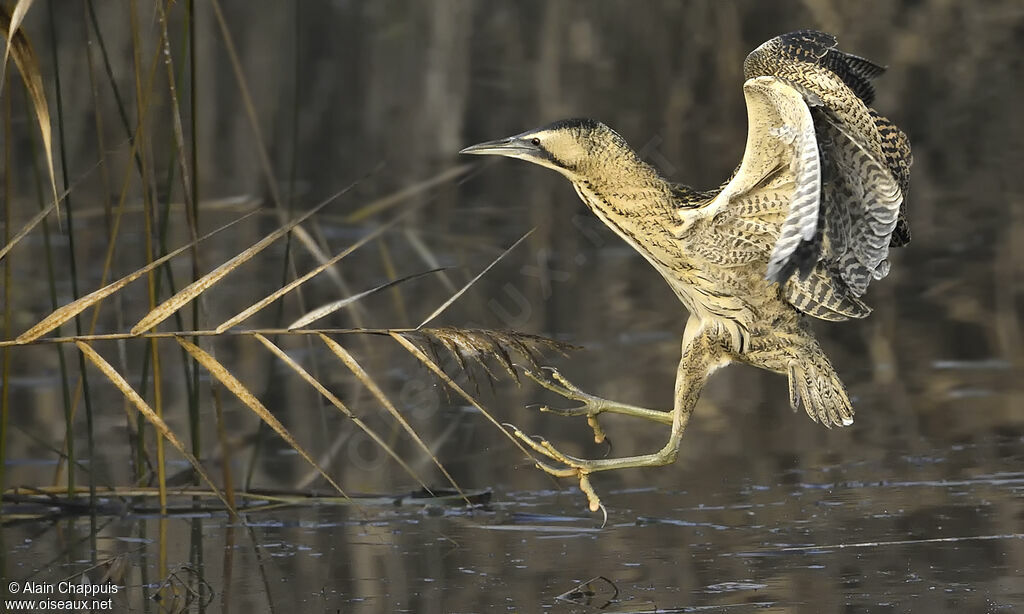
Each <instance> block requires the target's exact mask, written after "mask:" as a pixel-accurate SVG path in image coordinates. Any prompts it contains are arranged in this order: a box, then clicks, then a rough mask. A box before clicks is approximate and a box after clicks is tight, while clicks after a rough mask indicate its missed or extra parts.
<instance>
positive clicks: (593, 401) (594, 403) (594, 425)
mask: <svg viewBox="0 0 1024 614" xmlns="http://www.w3.org/2000/svg"><path fill="white" fill-rule="evenodd" d="M544 370H545V371H548V372H550V374H551V375H550V377H543V376H541V375H538V374H536V373H534V372H533V371H530V370H529V369H524V370H523V371H524V372H525V373H526V376H527V377H529V378H530V379H532V380H533V381H535V382H537V383H538V384H540V385H541V386H543V387H544V388H547V389H548V390H550V391H551V392H554V393H555V394H558V395H561V396H563V397H565V398H567V399H570V400H572V401H579V402H580V403H582V405H577V406H576V407H567V408H564V409H558V408H553V407H549V406H547V405H542V406H541V407H540V411H543V412H548V413H552V414H558V415H560V416H586V417H587V424H589V425H590V428H591V429H593V430H594V442H595V443H604V441H605V440H606V439H608V436H607V435H605V432H604V429H602V428H601V424H600V423H599V422H598V421H597V416H598V415H600V414H601V413H602V412H604V411H606V410H607V409H608V407H609V406H610V405H612V403H611V402H610V401H608V400H607V399H602V398H601V397H595V396H594V395H592V394H587V393H586V392H583V391H582V390H580V389H579V387H578V386H576V385H575V384H573V383H572V382H570V381H569V380H567V379H565V377H564V376H563V375H562V374H561V373H559V372H558V369H555V368H553V367H544ZM531 441H532V440H531ZM545 443H546V442H545ZM552 458H555V457H552ZM556 460H559V461H561V459H558V458H556ZM566 464H569V463H566ZM549 473H550V472H549Z"/></svg>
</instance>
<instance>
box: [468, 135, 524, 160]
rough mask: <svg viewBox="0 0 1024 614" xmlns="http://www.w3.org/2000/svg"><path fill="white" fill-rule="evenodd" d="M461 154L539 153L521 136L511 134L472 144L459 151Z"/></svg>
mask: <svg viewBox="0 0 1024 614" xmlns="http://www.w3.org/2000/svg"><path fill="white" fill-rule="evenodd" d="M459 153H460V154H473V155H477V156H509V157H517V156H523V155H530V154H534V155H536V154H537V148H536V147H535V146H533V145H531V144H530V142H529V141H524V140H523V139H521V138H518V137H514V136H510V137H508V138H504V139H498V140H496V141H487V142H486V143H477V144H476V145H470V146H469V147H467V148H465V149H463V150H462V151H460V152H459Z"/></svg>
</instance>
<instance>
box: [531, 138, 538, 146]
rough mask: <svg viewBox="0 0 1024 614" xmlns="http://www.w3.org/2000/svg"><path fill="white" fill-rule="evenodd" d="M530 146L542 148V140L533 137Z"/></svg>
mask: <svg viewBox="0 0 1024 614" xmlns="http://www.w3.org/2000/svg"><path fill="white" fill-rule="evenodd" d="M530 144H531V145H533V146H534V147H540V139H538V138H537V137H533V138H532V139H530Z"/></svg>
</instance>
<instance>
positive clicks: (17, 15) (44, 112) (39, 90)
mask: <svg viewBox="0 0 1024 614" xmlns="http://www.w3.org/2000/svg"><path fill="white" fill-rule="evenodd" d="M33 1H34V0H19V1H18V2H17V3H16V4H15V5H14V10H13V11H12V12H11V13H9V14H8V13H7V9H6V8H4V6H2V5H0V32H2V33H3V35H4V38H5V39H7V48H6V50H5V51H4V61H3V64H2V65H0V84H3V83H4V82H5V81H6V79H5V78H4V77H5V75H6V72H5V71H6V68H7V57H8V55H10V57H11V58H13V59H14V64H15V65H16V66H17V67H18V72H19V73H21V79H22V81H24V83H25V89H26V90H27V91H28V96H29V99H30V100H31V101H32V109H33V111H35V115H36V121H37V123H38V124H39V134H40V135H41V136H42V138H43V148H44V149H45V150H46V166H47V170H48V171H49V173H50V191H51V193H52V195H53V202H54V203H57V202H59V199H58V198H57V176H56V174H55V173H54V172H53V133H52V129H51V128H50V107H49V105H48V104H47V102H46V89H45V88H44V87H43V75H42V72H40V70H39V61H38V59H37V58H36V53H35V51H34V50H33V49H32V44H31V43H30V42H29V40H28V37H26V36H25V33H24V32H22V30H21V29H20V28H19V27H18V26H20V25H21V21H22V19H24V17H25V14H26V13H27V12H28V9H29V7H31V6H32V2H33ZM0 87H2V85H0ZM55 208H56V207H55ZM57 219H58V220H59V219H60V211H59V209H58V211H57Z"/></svg>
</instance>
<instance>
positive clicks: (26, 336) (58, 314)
mask: <svg viewBox="0 0 1024 614" xmlns="http://www.w3.org/2000/svg"><path fill="white" fill-rule="evenodd" d="M253 213H255V211H251V212H249V213H246V214H245V215H243V216H242V217H240V218H238V219H236V220H232V221H231V222H228V223H227V224H225V225H223V226H221V227H220V228H217V229H216V230H214V231H212V232H209V233H207V234H205V235H203V236H202V237H199V239H198V240H196V241H193V242H190V243H188V244H187V245H182V246H181V247H179V248H178V249H176V250H174V251H172V252H169V253H167V254H165V255H163V256H161V257H160V258H157V259H156V260H154V261H152V262H150V263H149V264H147V265H146V266H144V267H142V268H141V269H139V270H137V271H135V272H133V273H129V274H128V275H125V276H124V277H122V278H121V279H119V280H117V281H114V282H111V283H109V284H107V285H106V286H104V287H102V288H100V289H98V290H94V291H93V292H90V293H89V294H86V295H85V296H83V297H81V298H79V299H78V300H76V301H72V302H70V303H68V304H66V305H63V306H61V307H59V308H58V309H56V310H54V311H53V313H51V314H50V315H48V316H46V317H45V318H43V319H42V320H40V321H39V323H37V324H36V325H35V326H33V327H32V328H30V329H28V330H27V331H25V332H23V333H22V334H20V335H18V337H17V339H15V342H16V343H18V344H25V343H31V342H33V341H35V340H36V339H38V338H39V337H42V336H43V335H45V334H46V333H48V332H50V331H51V330H53V329H55V328H57V327H58V326H60V325H62V324H64V323H65V322H67V321H68V320H70V319H71V318H73V317H75V316H76V315H78V314H79V313H81V312H83V311H85V310H86V309H88V308H89V307H90V306H92V305H95V304H96V303H98V302H99V301H102V300H103V299H105V298H106V297H108V296H110V295H111V294H114V293H115V292H117V291H118V290H120V289H121V288H124V287H125V286H127V285H128V284H130V283H132V282H133V281H135V280H136V279H138V278H140V277H142V276H143V275H145V274H146V273H148V272H150V271H152V270H153V269H155V268H157V267H158V266H160V265H161V264H163V263H164V262H167V261H168V260H170V259H171V258H174V257H175V256H177V255H179V254H181V253H182V252H184V251H185V250H188V249H191V248H193V247H195V246H196V245H197V244H198V243H200V242H202V241H205V240H206V239H209V238H210V237H212V236H214V235H215V234H217V233H219V232H221V231H223V230H226V229H228V228H230V227H232V226H234V225H235V224H237V223H239V222H241V221H242V220H245V219H247V218H248V217H249V216H251V215H253Z"/></svg>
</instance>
